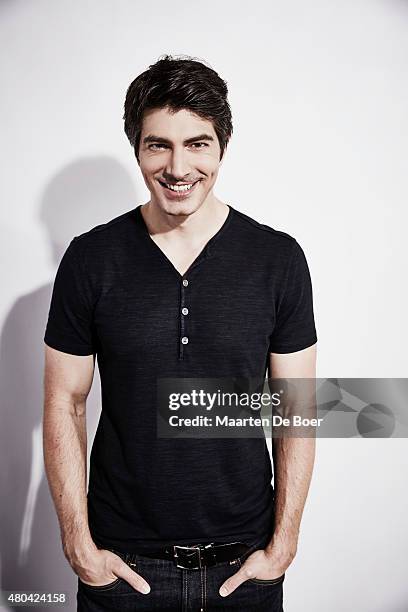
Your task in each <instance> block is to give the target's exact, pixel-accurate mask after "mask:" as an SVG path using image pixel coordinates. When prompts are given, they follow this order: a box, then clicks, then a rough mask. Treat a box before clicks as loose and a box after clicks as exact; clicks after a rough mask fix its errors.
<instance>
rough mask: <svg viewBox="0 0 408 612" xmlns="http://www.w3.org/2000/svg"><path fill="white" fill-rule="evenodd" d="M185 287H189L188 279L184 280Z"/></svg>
mask: <svg viewBox="0 0 408 612" xmlns="http://www.w3.org/2000/svg"><path fill="white" fill-rule="evenodd" d="M183 285H184V287H187V285H188V280H187V279H186V278H183Z"/></svg>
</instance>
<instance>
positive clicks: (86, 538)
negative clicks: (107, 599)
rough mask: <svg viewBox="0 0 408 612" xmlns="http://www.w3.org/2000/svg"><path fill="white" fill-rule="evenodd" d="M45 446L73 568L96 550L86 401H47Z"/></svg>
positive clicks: (66, 545)
mask: <svg viewBox="0 0 408 612" xmlns="http://www.w3.org/2000/svg"><path fill="white" fill-rule="evenodd" d="M43 443H44V464H45V470H46V474H47V479H48V483H49V487H50V491H51V495H52V498H53V501H54V504H55V508H56V512H57V515H58V521H59V525H60V530H61V538H62V545H63V550H64V554H65V556H66V557H67V559H68V561H69V562H70V563H71V564H73V563H75V562H76V561H77V560H78V559H79V557H81V555H85V554H86V553H87V552H89V551H90V550H92V549H94V548H95V544H94V543H93V541H92V538H91V535H90V531H89V526H88V511H87V496H86V486H87V467H86V461H87V454H86V453H87V435H86V416H85V400H82V401H80V402H75V401H74V400H73V399H66V400H63V399H61V398H52V397H48V398H46V401H45V405H44V421H43Z"/></svg>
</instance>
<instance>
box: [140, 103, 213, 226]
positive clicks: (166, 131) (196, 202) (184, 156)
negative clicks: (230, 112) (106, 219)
mask: <svg viewBox="0 0 408 612" xmlns="http://www.w3.org/2000/svg"><path fill="white" fill-rule="evenodd" d="M219 165H220V145H219V142H218V138H217V135H216V132H215V130H214V127H213V124H212V122H211V121H209V120H206V119H202V118H201V117H198V116H197V115H195V114H193V113H191V112H190V111H187V110H184V109H183V110H180V111H177V112H175V113H173V112H170V111H169V110H168V109H167V108H161V109H151V110H148V111H146V112H145V114H144V117H143V126H142V132H141V137H140V146H139V166H140V169H141V172H142V175H143V178H144V181H145V184H146V186H147V188H148V190H149V192H150V196H151V197H150V202H149V205H151V206H153V207H155V208H156V209H158V210H159V211H161V212H162V213H165V214H166V215H171V216H176V217H187V216H189V215H191V214H193V213H194V212H196V211H197V210H198V209H199V208H201V206H203V205H208V206H211V205H213V204H214V201H215V196H214V194H213V186H214V184H215V182H216V179H217V176H218V170H219ZM177 183H179V184H181V183H193V186H192V188H191V189H190V190H189V191H188V192H183V193H182V194H181V196H179V195H177V194H176V193H174V191H173V190H171V189H169V187H166V185H169V184H177Z"/></svg>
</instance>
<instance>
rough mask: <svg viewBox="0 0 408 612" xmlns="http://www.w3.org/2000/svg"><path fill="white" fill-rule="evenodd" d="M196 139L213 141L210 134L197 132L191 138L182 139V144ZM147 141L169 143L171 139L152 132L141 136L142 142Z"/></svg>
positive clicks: (145, 142)
mask: <svg viewBox="0 0 408 612" xmlns="http://www.w3.org/2000/svg"><path fill="white" fill-rule="evenodd" d="M197 140H209V141H213V140H214V138H213V137H212V136H211V135H210V134H199V135H198V136H193V137H192V138H187V139H186V140H185V141H184V144H185V145H187V144H191V143H192V142H196V141H197ZM149 142H159V143H162V144H171V141H170V140H168V139H167V138H162V137H161V136H155V135H154V134H149V135H148V136H145V137H144V138H143V144H148V143H149Z"/></svg>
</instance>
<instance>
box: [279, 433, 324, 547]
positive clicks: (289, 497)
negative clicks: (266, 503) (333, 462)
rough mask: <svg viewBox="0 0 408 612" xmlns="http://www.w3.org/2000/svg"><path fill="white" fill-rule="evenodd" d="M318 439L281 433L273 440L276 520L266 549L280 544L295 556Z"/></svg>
mask: <svg viewBox="0 0 408 612" xmlns="http://www.w3.org/2000/svg"><path fill="white" fill-rule="evenodd" d="M315 449H316V439H315V438H314V437H311V438H296V437H282V438H275V439H274V440H273V464H274V474H275V477H274V488H275V524H274V532H273V536H272V539H271V541H270V543H269V544H268V546H267V551H268V552H269V551H271V550H272V548H279V549H281V550H283V551H287V553H286V554H288V555H289V556H294V555H295V554H296V549H297V541H298V536H299V530H300V523H301V520H302V514H303V509H304V506H305V503H306V498H307V494H308V491H309V486H310V481H311V478H312V472H313V465H314V459H315Z"/></svg>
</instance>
